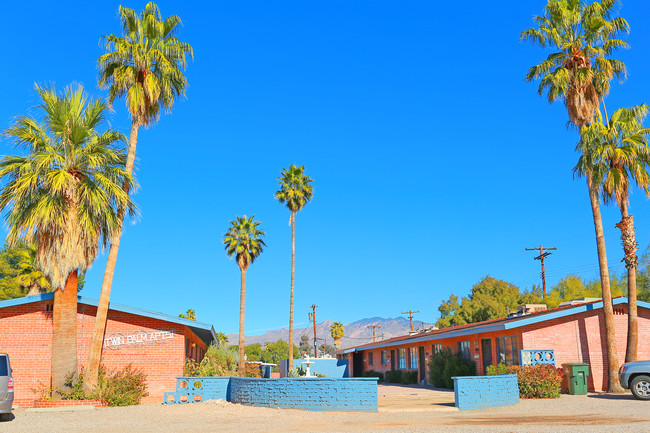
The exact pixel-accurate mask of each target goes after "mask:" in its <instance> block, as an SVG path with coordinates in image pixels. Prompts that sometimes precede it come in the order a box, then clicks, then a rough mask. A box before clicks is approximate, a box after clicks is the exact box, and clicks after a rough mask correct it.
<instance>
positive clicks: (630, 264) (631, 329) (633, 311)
mask: <svg viewBox="0 0 650 433" xmlns="http://www.w3.org/2000/svg"><path fill="white" fill-rule="evenodd" d="M619 207H620V208H621V217H622V218H621V222H620V223H618V224H616V226H617V227H618V228H619V229H621V241H622V242H623V250H624V251H625V258H624V260H625V267H626V268H627V302H628V304H627V305H628V308H627V309H628V312H627V319H628V322H627V348H626V349H625V362H634V361H636V359H637V349H638V346H639V324H638V316H637V306H636V268H637V265H638V261H639V259H638V258H637V256H636V236H635V234H634V217H633V216H632V215H630V214H629V213H628V210H627V200H625V199H624V200H622V202H621V203H620V206H619Z"/></svg>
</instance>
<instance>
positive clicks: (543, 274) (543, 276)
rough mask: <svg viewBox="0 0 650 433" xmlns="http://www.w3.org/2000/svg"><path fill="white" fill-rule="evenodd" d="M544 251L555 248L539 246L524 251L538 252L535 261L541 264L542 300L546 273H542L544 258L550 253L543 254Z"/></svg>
mask: <svg viewBox="0 0 650 433" xmlns="http://www.w3.org/2000/svg"><path fill="white" fill-rule="evenodd" d="M544 250H546V251H554V250H557V248H544V246H543V245H540V246H539V248H526V251H539V256H537V257H535V260H539V261H541V262H542V287H543V293H544V298H546V272H545V271H544V258H546V257H548V256H550V255H551V254H552V253H545V252H544Z"/></svg>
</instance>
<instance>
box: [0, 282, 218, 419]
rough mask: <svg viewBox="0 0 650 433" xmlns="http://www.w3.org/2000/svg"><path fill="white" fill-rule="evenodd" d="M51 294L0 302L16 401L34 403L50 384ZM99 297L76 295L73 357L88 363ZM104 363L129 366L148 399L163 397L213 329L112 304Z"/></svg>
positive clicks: (1, 335) (0, 337)
mask: <svg viewBox="0 0 650 433" xmlns="http://www.w3.org/2000/svg"><path fill="white" fill-rule="evenodd" d="M53 300H54V294H53V293H46V294H43V295H35V296H28V297H24V298H17V299H10V300H7V301H0V352H5V353H8V354H9V358H10V359H11V367H12V369H13V378H14V396H15V398H14V403H15V404H18V405H20V407H32V406H33V402H34V399H35V398H36V396H35V394H34V392H33V391H32V390H33V389H36V388H38V387H39V386H41V385H45V386H46V387H49V386H50V384H51V376H50V372H51V367H50V365H51V364H50V363H51V351H52V349H51V348H52V306H53V302H54V301H53ZM96 312H97V300H95V299H87V298H84V297H81V296H79V297H78V306H77V351H78V355H77V360H78V363H79V368H81V367H82V366H84V365H85V364H86V362H87V361H88V353H89V350H90V343H91V341H92V332H93V326H94V324H95V314H96ZM104 337H105V338H104V349H103V352H102V365H104V366H105V367H106V368H107V369H109V370H112V369H122V368H124V367H126V366H127V365H128V364H131V365H132V366H133V367H134V368H137V369H141V370H143V371H144V373H145V374H146V375H147V391H148V392H149V397H148V400H151V401H162V398H163V393H164V392H165V391H169V390H170V389H174V388H175V386H176V376H182V375H183V367H184V365H185V360H186V359H187V358H191V359H194V360H196V361H201V359H203V356H204V355H205V352H206V350H207V348H208V346H209V345H210V343H211V342H213V341H216V336H215V332H214V328H213V327H212V326H211V325H208V324H206V323H201V322H196V321H193V320H187V319H181V318H179V317H174V316H169V315H167V314H162V313H154V312H151V311H147V310H142V309H139V308H134V307H129V306H126V305H119V304H115V303H111V304H110V306H109V311H108V322H107V324H106V332H105V335H104Z"/></svg>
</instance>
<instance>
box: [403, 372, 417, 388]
mask: <svg viewBox="0 0 650 433" xmlns="http://www.w3.org/2000/svg"><path fill="white" fill-rule="evenodd" d="M400 383H401V384H402V385H412V384H414V383H418V372H417V371H404V372H402V380H401V382H400Z"/></svg>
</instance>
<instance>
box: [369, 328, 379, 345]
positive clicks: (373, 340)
mask: <svg viewBox="0 0 650 433" xmlns="http://www.w3.org/2000/svg"><path fill="white" fill-rule="evenodd" d="M366 328H372V342H373V343H374V342H375V329H377V328H381V325H368V326H366Z"/></svg>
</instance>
